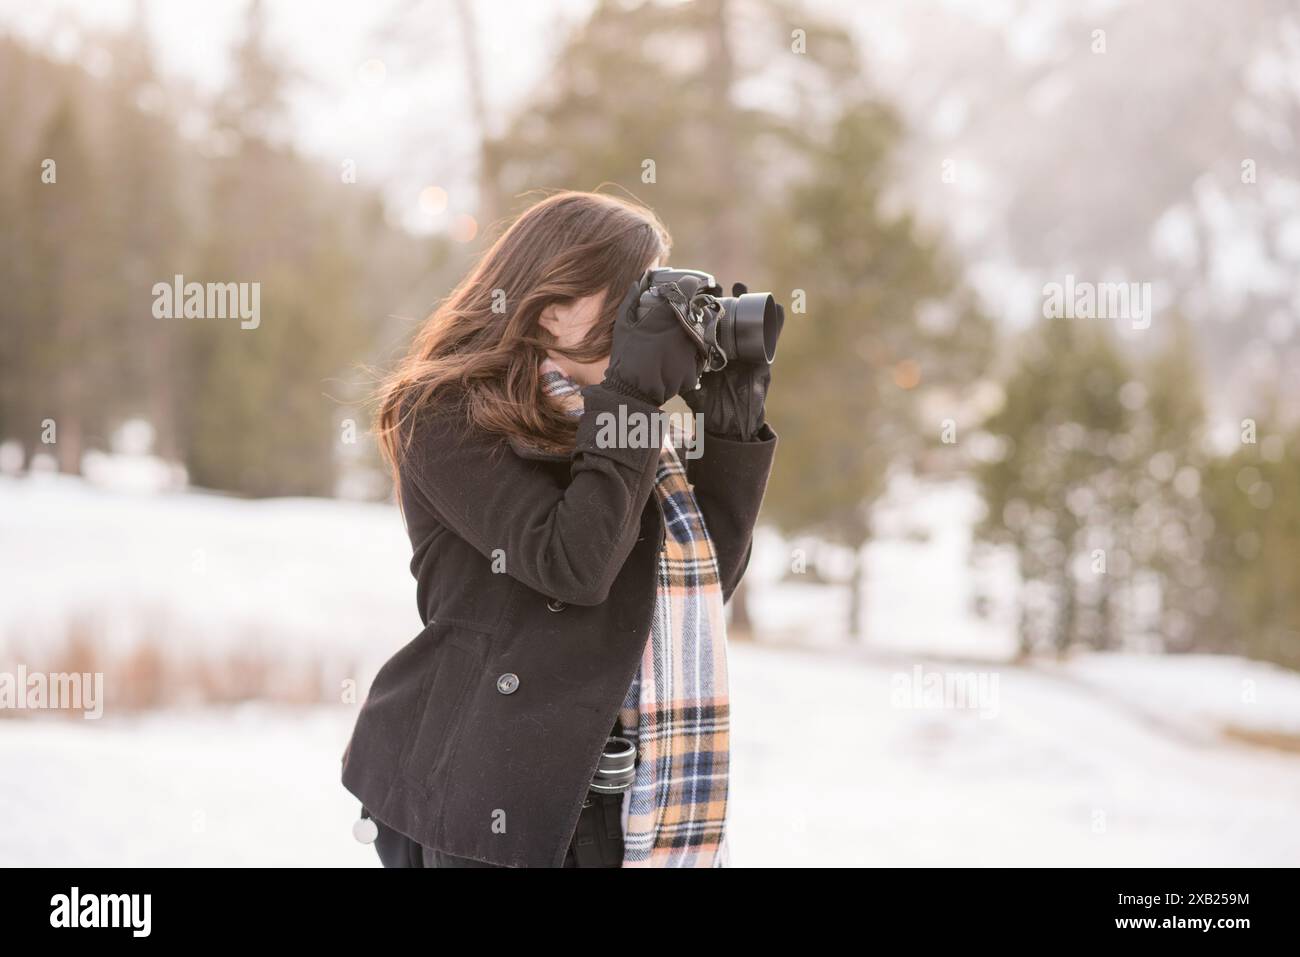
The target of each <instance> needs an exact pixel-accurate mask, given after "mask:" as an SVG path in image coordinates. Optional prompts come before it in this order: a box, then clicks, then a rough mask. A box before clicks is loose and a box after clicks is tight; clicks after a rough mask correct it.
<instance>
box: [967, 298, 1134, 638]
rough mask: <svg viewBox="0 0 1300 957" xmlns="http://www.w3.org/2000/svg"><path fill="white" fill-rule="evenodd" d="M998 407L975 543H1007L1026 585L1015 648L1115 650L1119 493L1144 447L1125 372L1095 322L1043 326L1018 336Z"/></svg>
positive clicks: (1120, 566) (1122, 500)
mask: <svg viewBox="0 0 1300 957" xmlns="http://www.w3.org/2000/svg"><path fill="white" fill-rule="evenodd" d="M1019 344H1020V346H1021V348H1020V350H1019V353H1018V357H1017V361H1016V363H1015V365H1014V367H1013V369H1012V370H1011V372H1010V375H1009V378H1008V381H1007V383H1006V385H1005V390H1004V391H1005V400H1004V402H1003V405H1002V408H1001V409H1000V410H999V411H998V412H996V413H995V414H993V415H992V416H991V417H990V418H989V420H988V421H987V422H986V423H985V429H986V430H987V432H988V433H989V434H991V435H992V436H994V437H996V439H997V443H998V446H999V448H1000V454H998V455H995V456H991V457H990V459H989V461H986V462H985V463H984V464H982V465H981V466H980V467H979V468H978V469H977V477H978V480H979V482H980V486H981V491H982V495H983V498H984V502H985V506H986V509H987V512H986V516H985V519H984V521H983V523H982V524H981V526H980V528H979V529H978V530H977V535H978V537H979V538H980V539H981V540H983V541H989V542H992V543H995V544H1004V545H1009V546H1010V547H1011V548H1012V549H1013V550H1014V552H1015V556H1016V560H1017V565H1018V568H1019V572H1020V577H1021V581H1022V583H1023V589H1022V595H1021V607H1020V645H1021V650H1022V652H1024V653H1029V652H1032V651H1033V650H1035V649H1037V648H1039V647H1041V646H1049V647H1051V648H1054V649H1055V650H1056V651H1057V652H1058V653H1063V652H1064V651H1065V649H1066V648H1068V647H1069V646H1070V645H1071V644H1074V643H1075V642H1078V641H1086V642H1087V643H1088V644H1090V645H1091V646H1092V647H1094V648H1111V647H1114V646H1115V645H1116V644H1117V643H1118V641H1117V635H1118V627H1117V621H1116V615H1115V614H1114V613H1113V611H1114V603H1113V598H1114V595H1115V592H1116V590H1117V586H1116V583H1115V577H1116V576H1117V575H1118V576H1121V577H1125V578H1126V579H1127V577H1128V576H1131V574H1132V562H1131V560H1130V556H1129V555H1128V553H1127V551H1126V549H1125V545H1126V543H1127V537H1126V535H1125V528H1126V527H1127V522H1128V519H1129V509H1128V508H1126V501H1127V489H1128V486H1129V482H1130V481H1131V478H1132V476H1133V473H1134V469H1135V467H1136V460H1137V459H1138V457H1139V452H1140V450H1139V449H1138V448H1137V447H1136V444H1135V443H1134V441H1133V439H1132V437H1131V435H1130V432H1131V429H1132V427H1133V421H1134V415H1133V412H1132V410H1131V409H1130V408H1129V407H1128V406H1127V405H1126V404H1125V402H1124V401H1123V400H1122V398H1121V393H1122V390H1123V389H1124V388H1125V386H1126V384H1127V383H1129V382H1130V380H1131V378H1132V375H1131V373H1130V370H1129V369H1128V367H1127V365H1126V364H1125V362H1124V361H1123V359H1122V358H1121V357H1120V354H1119V352H1118V351H1117V349H1116V347H1115V344H1114V342H1113V341H1112V337H1111V336H1110V335H1109V333H1108V331H1107V330H1106V329H1104V328H1103V327H1101V326H1099V325H1097V324H1096V323H1091V322H1090V321H1089V322H1088V323H1087V324H1083V325H1080V324H1079V323H1077V322H1075V321H1073V320H1066V319H1044V320H1040V322H1039V324H1038V325H1037V326H1036V327H1034V328H1033V329H1031V330H1030V331H1028V332H1027V333H1025V334H1024V336H1023V337H1022V340H1021V342H1020V343H1019Z"/></svg>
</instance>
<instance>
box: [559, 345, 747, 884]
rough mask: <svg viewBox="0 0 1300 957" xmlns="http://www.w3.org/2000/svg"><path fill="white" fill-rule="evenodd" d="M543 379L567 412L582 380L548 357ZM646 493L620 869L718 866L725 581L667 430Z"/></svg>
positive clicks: (723, 775) (726, 855)
mask: <svg viewBox="0 0 1300 957" xmlns="http://www.w3.org/2000/svg"><path fill="white" fill-rule="evenodd" d="M541 373H542V375H541V385H542V391H543V393H544V394H546V395H548V396H551V397H552V398H553V399H554V400H555V401H556V402H558V403H559V404H560V406H561V407H562V408H563V409H565V411H566V412H568V414H570V415H574V416H578V415H581V414H582V407H583V404H582V394H581V392H579V389H580V386H579V385H578V383H576V382H574V381H573V380H572V379H570V378H569V377H568V376H566V375H565V374H564V372H563V371H562V370H561V369H560V367H559V366H558V365H557V364H556V363H555V362H554V361H553V360H551V359H550V358H549V357H548V358H544V359H543V360H542V364H541ZM663 431H664V442H663V449H662V451H661V452H660V456H659V468H658V470H657V471H656V473H655V495H656V497H657V498H658V500H659V507H660V508H661V509H662V510H663V516H664V546H663V548H662V549H661V550H660V553H659V563H658V568H659V570H658V574H657V576H656V580H657V582H658V585H657V588H656V590H655V607H654V618H653V620H652V622H651V626H650V634H649V635H648V636H647V641H646V645H645V651H644V652H643V653H642V656H641V665H640V667H639V668H638V669H637V674H636V677H635V678H634V679H633V681H632V684H631V686H630V687H629V688H628V690H627V695H626V697H625V698H624V701H623V707H622V709H621V710H620V712H619V720H620V721H621V723H622V725H623V734H624V735H625V736H626V737H627V738H628V739H629V740H630V741H631V742H632V743H633V745H634V746H635V747H636V749H637V767H636V778H635V780H634V781H633V782H632V787H631V789H630V790H628V791H626V792H625V793H624V795H623V813H622V819H623V866H624V867H726V866H728V865H729V864H730V851H729V848H728V845H727V842H726V834H725V828H726V816H727V773H728V765H729V763H730V747H729V733H730V726H731V709H730V705H729V702H728V692H727V640H726V637H727V636H726V625H725V622H724V621H723V614H722V586H721V584H720V582H719V576H718V563H717V560H716V559H715V557H714V552H713V543H712V542H711V541H710V539H709V533H708V530H707V529H706V528H705V527H704V516H703V515H701V514H700V509H699V505H698V504H697V503H696V501H695V495H694V493H693V492H692V491H691V487H690V485H689V483H688V482H687V481H686V470H685V469H684V468H683V467H682V463H681V460H680V459H679V458H678V456H677V452H676V449H675V448H674V444H675V443H676V444H677V445H678V446H680V444H681V439H682V435H681V433H680V430H679V429H671V428H670V429H664V430H663Z"/></svg>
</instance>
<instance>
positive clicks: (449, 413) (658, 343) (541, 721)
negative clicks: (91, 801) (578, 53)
mask: <svg viewBox="0 0 1300 957" xmlns="http://www.w3.org/2000/svg"><path fill="white" fill-rule="evenodd" d="M669 244H670V240H669V237H668V234H667V231H666V230H665V229H664V227H663V225H662V224H661V223H660V222H659V221H658V219H657V218H656V217H655V216H654V215H653V214H652V213H651V212H649V211H648V210H646V209H643V208H640V207H638V206H635V205H633V204H631V203H628V202H625V201H622V200H619V199H616V198H613V197H609V196H604V195H598V194H591V193H573V192H567V193H561V194H558V195H554V196H551V197H549V198H547V199H546V200H544V201H542V202H540V203H538V204H537V205H535V206H533V207H532V208H531V209H529V210H528V211H526V212H525V213H524V214H523V215H522V216H521V217H520V218H519V219H518V221H516V222H515V223H514V224H513V225H512V226H511V227H510V229H509V230H508V231H507V232H506V233H505V234H504V235H503V236H502V237H501V238H500V239H499V240H497V242H496V243H495V244H494V245H493V246H492V248H491V249H490V250H489V251H488V252H487V254H486V255H485V256H484V257H483V259H482V261H481V262H480V263H479V264H478V265H477V267H476V268H475V269H474V270H473V271H472V272H471V273H470V275H469V276H468V277H467V278H466V279H465V280H464V281H463V282H462V283H461V284H460V285H459V286H458V287H457V289H456V290H455V291H454V292H453V293H452V295H451V296H450V297H449V298H448V299H447V300H446V301H445V302H444V303H443V304H442V305H441V306H440V308H439V309H438V310H437V311H436V312H435V313H434V314H433V316H432V317H431V318H430V319H429V320H428V322H427V323H426V324H425V325H424V327H423V328H422V329H421V330H420V332H419V333H418V335H417V336H416V338H415V341H414V343H413V345H412V348H411V351H410V354H409V355H408V356H407V357H406V359H405V360H404V361H403V362H402V363H401V364H400V365H399V367H398V368H397V370H396V371H395V372H394V374H393V375H392V376H391V377H390V378H389V379H388V380H387V382H386V383H385V385H384V388H383V390H382V393H381V404H380V412H379V419H378V426H377V431H378V434H379V435H380V437H381V440H382V446H383V449H384V452H385V454H386V457H387V459H388V461H389V462H390V463H391V465H392V467H393V469H394V474H395V482H396V485H397V489H398V496H399V501H400V504H401V507H402V512H403V515H404V517H405V520H406V525H407V531H408V534H409V536H410V539H411V544H412V547H413V549H414V555H413V558H412V561H411V570H412V573H413V574H414V576H415V579H416V582H417V588H416V598H417V602H418V604H419V608H420V614H421V616H422V618H423V620H424V622H425V623H426V624H425V628H424V630H423V631H421V632H420V634H419V635H417V636H416V637H415V639H414V640H412V641H411V642H410V643H409V644H407V645H406V646H405V647H404V648H402V649H401V650H400V651H398V652H397V653H396V654H395V655H394V656H393V657H392V658H391V659H390V660H389V661H388V662H387V663H386V664H385V665H384V666H383V668H381V669H380V671H379V673H378V675H377V676H376V678H375V681H374V684H373V685H372V686H371V689H370V692H369V695H368V697H367V699H366V701H365V703H364V705H363V706H362V708H361V712H360V714H359V716H358V719H357V724H356V728H355V730H354V731H353V735H352V739H351V741H350V743H349V744H348V748H347V750H346V751H345V753H344V756H343V784H344V786H345V787H347V789H348V790H349V791H351V792H352V794H353V795H355V796H356V797H357V798H358V799H359V800H360V801H361V803H362V817H363V820H362V821H360V822H358V828H357V833H358V837H359V838H361V839H363V840H365V839H374V838H376V837H377V840H376V846H377V850H378V851H379V854H380V858H381V860H382V861H383V863H384V864H385V865H386V866H426V867H428V866H435V867H447V866H451V867H484V866H507V867H565V866H568V867H575V866H577V867H581V866H614V867H617V866H671V867H678V866H698V867H717V866H724V865H725V864H726V863H727V848H726V841H725V824H726V785H727V766H728V757H729V754H728V734H729V725H728V719H729V713H728V704H727V681H726V649H725V634H724V626H723V617H722V605H723V602H724V601H725V600H726V599H728V598H730V596H731V593H732V591H733V590H734V589H735V588H736V585H737V583H738V582H739V580H740V577H741V575H742V574H743V572H744V570H745V567H746V565H747V564H748V561H749V554H750V543H751V535H752V531H753V526H754V520H755V517H756V516H757V514H758V510H759V505H760V503H761V501H762V497H763V490H764V487H765V486H766V483H767V476H768V472H769V470H770V468H771V464H772V457H773V453H774V451H775V447H776V435H775V434H774V433H773V432H772V430H771V428H770V427H769V426H768V425H767V424H766V423H765V422H764V421H763V402H764V398H765V395H766V391H767V384H768V381H769V379H768V376H769V373H768V367H767V365H766V364H763V365H762V367H758V366H746V365H742V364H741V363H739V362H732V363H730V364H728V365H727V367H726V368H724V369H723V370H721V371H719V372H710V373H706V374H704V375H703V377H702V378H701V377H700V369H701V360H700V358H699V356H698V354H697V353H696V351H695V349H694V346H693V345H692V343H691V340H690V338H689V337H688V336H687V335H686V334H685V332H684V331H683V330H682V328H681V326H680V325H679V324H678V322H677V320H676V318H675V317H674V315H673V313H672V310H671V308H670V307H669V306H668V305H667V303H666V301H665V300H664V298H663V297H662V296H660V295H657V294H656V291H655V290H650V289H641V288H639V287H638V285H637V281H638V279H639V278H640V277H641V276H642V275H643V273H644V272H645V270H647V269H648V268H650V267H653V266H656V265H657V264H660V263H663V262H665V261H666V259H667V255H668V250H669ZM697 384H698V386H699V387H698V388H697ZM679 394H682V395H683V396H684V398H686V399H687V401H688V403H689V404H690V405H691V408H692V409H693V410H694V411H695V413H696V418H697V421H701V420H702V422H703V426H704V435H703V439H702V441H701V443H700V447H699V451H700V453H702V454H699V456H698V457H695V458H690V457H687V458H686V462H685V467H683V464H682V459H681V458H680V457H679V456H678V455H677V453H676V452H675V451H674V450H673V448H672V447H671V445H665V446H661V445H660V444H659V442H658V439H657V438H656V440H655V441H653V442H651V441H646V440H645V438H644V436H645V433H644V431H641V432H635V430H633V431H630V432H628V433H627V434H626V435H619V436H618V437H617V438H618V440H617V441H610V436H611V431H610V429H609V428H608V426H609V425H610V424H611V423H613V422H618V421H620V420H619V416H620V415H622V416H624V418H623V419H622V420H621V421H623V422H625V423H627V422H636V421H638V419H639V420H640V421H649V420H652V419H655V418H656V417H657V416H659V415H660V410H659V407H660V406H661V405H663V404H664V402H666V401H667V400H668V399H669V398H671V397H672V396H674V395H679ZM602 427H604V428H602ZM657 434H658V433H656V435H657ZM637 436H640V440H634V439H636V438H637ZM688 483H689V484H688ZM692 486H693V491H692ZM618 732H622V734H623V736H625V737H627V738H628V739H630V740H631V741H632V742H633V744H634V746H635V748H636V757H637V763H636V768H635V779H634V781H633V783H632V786H631V788H630V790H628V791H627V792H626V793H625V794H622V795H616V798H617V801H618V804H616V805H611V804H609V803H607V802H606V801H604V800H599V799H596V798H595V795H594V794H593V792H592V791H591V789H590V785H591V783H592V779H593V774H594V773H595V772H596V769H597V764H598V761H599V759H600V756H601V754H602V751H603V749H604V746H605V744H606V741H607V738H608V737H609V736H610V735H611V733H615V734H617V733H618ZM372 822H373V823H372ZM367 831H368V832H369V833H368V834H367V833H366V832H367Z"/></svg>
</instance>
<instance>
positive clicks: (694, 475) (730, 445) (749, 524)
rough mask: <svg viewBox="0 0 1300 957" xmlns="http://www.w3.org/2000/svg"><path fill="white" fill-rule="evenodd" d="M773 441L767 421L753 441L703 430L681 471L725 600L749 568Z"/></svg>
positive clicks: (768, 472) (775, 440)
mask: <svg viewBox="0 0 1300 957" xmlns="http://www.w3.org/2000/svg"><path fill="white" fill-rule="evenodd" d="M776 442H777V437H776V433H775V432H773V431H772V429H771V427H770V426H768V425H764V426H763V428H762V430H761V431H760V432H759V433H758V435H757V436H756V437H755V439H754V441H752V442H741V441H737V440H735V439H724V438H720V437H718V436H716V435H712V434H711V433H705V436H704V445H703V448H702V449H701V453H702V454H701V455H700V456H699V457H698V458H694V459H688V460H687V465H686V475H687V478H688V479H689V480H690V482H691V484H692V485H693V486H694V489H695V500H696V501H697V502H699V505H700V511H701V512H703V513H704V524H705V527H706V528H708V530H709V537H710V538H711V539H712V540H713V547H714V549H715V551H716V552H717V559H718V572H719V575H720V576H721V578H722V595H723V600H724V601H727V600H730V598H731V593H732V592H734V591H735V590H736V586H738V585H739V584H740V579H741V577H742V576H743V575H744V574H745V569H746V568H747V567H749V556H750V552H751V551H752V550H753V537H754V524H755V523H756V522H757V521H758V511H759V508H760V507H761V506H762V504H763V493H764V491H765V490H766V489H767V478H768V475H770V474H771V471H772V460H773V459H774V458H775V456H776Z"/></svg>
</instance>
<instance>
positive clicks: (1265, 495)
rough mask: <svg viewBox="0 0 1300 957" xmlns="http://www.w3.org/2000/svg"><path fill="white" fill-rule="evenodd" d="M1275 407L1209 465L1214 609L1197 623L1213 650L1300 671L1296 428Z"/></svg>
mask: <svg viewBox="0 0 1300 957" xmlns="http://www.w3.org/2000/svg"><path fill="white" fill-rule="evenodd" d="M1279 412H1280V410H1279V409H1278V408H1276V407H1275V408H1273V409H1271V410H1269V411H1267V413H1266V414H1264V415H1261V417H1260V419H1259V420H1258V421H1253V422H1251V423H1247V424H1246V425H1244V426H1243V430H1242V439H1243V441H1242V442H1241V443H1240V444H1239V446H1238V449H1237V451H1236V452H1234V453H1233V454H1231V455H1229V456H1226V457H1223V458H1219V459H1216V460H1214V461H1213V462H1212V463H1211V464H1210V466H1209V468H1208V469H1207V470H1206V473H1205V477H1204V483H1205V488H1204V491H1203V497H1204V501H1205V504H1206V508H1207V509H1208V511H1209V514H1210V515H1211V517H1212V518H1213V535H1212V537H1211V539H1210V542H1209V547H1208V549H1207V554H1206V562H1205V566H1206V577H1207V580H1208V582H1209V583H1210V589H1209V590H1208V592H1207V594H1206V601H1205V605H1208V606H1210V609H1211V610H1210V613H1209V614H1208V615H1207V616H1206V617H1205V619H1204V620H1202V621H1200V622H1198V624H1199V625H1200V629H1201V636H1202V643H1203V644H1205V645H1206V646H1207V647H1208V648H1209V649H1211V650H1223V651H1228V652H1232V653H1236V654H1244V655H1248V656H1250V657H1253V658H1260V659H1263V660H1266V661H1273V662H1277V663H1278V664H1281V665H1285V666H1287V667H1289V668H1300V561H1297V560H1296V556H1297V555H1298V554H1300V468H1297V464H1296V463H1297V462H1300V429H1297V428H1295V427H1292V428H1291V429H1290V430H1289V431H1283V429H1282V428H1281V427H1279V426H1278V425H1276V423H1278V422H1279V420H1281V419H1282V416H1281V415H1280V414H1279ZM1252 433H1253V434H1252Z"/></svg>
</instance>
